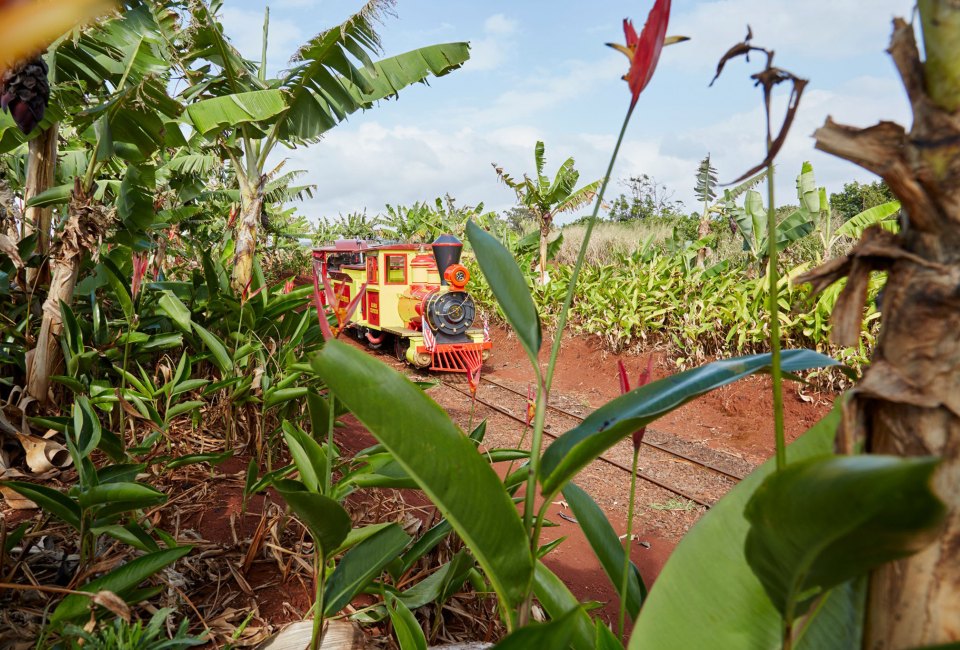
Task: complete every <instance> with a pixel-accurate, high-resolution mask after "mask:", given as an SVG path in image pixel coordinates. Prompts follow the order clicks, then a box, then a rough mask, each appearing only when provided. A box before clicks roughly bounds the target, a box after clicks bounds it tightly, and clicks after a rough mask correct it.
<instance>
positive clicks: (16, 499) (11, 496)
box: [0, 475, 38, 510]
mask: <svg viewBox="0 0 960 650" xmlns="http://www.w3.org/2000/svg"><path fill="white" fill-rule="evenodd" d="M8 476H9V475H8ZM0 495H3V500H4V501H6V502H7V507H8V508H10V509H11V510H36V509H37V507H38V506H37V504H36V503H34V502H33V501H31V500H30V499H28V498H26V497H23V496H20V494H19V493H17V492H14V491H13V490H11V489H10V488H8V487H5V486H3V485H0Z"/></svg>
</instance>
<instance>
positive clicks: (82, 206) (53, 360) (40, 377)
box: [27, 180, 111, 404]
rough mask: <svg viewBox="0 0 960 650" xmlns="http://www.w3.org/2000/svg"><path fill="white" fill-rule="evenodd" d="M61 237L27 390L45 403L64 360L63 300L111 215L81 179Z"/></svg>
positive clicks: (53, 254) (54, 246)
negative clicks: (93, 201)
mask: <svg viewBox="0 0 960 650" xmlns="http://www.w3.org/2000/svg"><path fill="white" fill-rule="evenodd" d="M67 215H68V217H67V223H66V224H64V227H63V230H62V231H61V235H60V239H59V240H58V241H56V242H54V243H52V244H51V246H50V274H51V278H50V291H49V292H48V293H47V299H46V300H45V301H44V303H43V320H42V321H41V324H40V333H39V334H38V336H37V341H36V346H35V347H34V349H33V351H32V356H31V361H30V363H29V364H28V369H27V392H28V393H29V394H30V395H31V396H32V397H34V398H35V399H36V400H37V401H38V402H40V403H41V404H46V403H47V402H48V401H49V389H50V375H51V374H53V371H54V370H55V369H56V367H57V365H58V364H59V363H60V360H61V350H60V345H59V342H58V338H59V336H60V334H61V333H62V332H63V318H62V316H61V313H60V303H61V302H63V303H64V304H66V305H68V306H69V305H71V304H72V303H73V291H74V289H75V288H76V286H77V277H78V276H79V274H80V265H81V263H82V262H83V258H84V256H85V255H86V254H87V253H94V252H96V250H97V247H98V246H99V244H100V242H101V241H102V239H103V236H104V234H105V233H106V230H107V228H108V226H109V222H110V220H111V215H110V214H109V213H108V212H107V210H106V209H105V208H104V207H103V206H102V205H95V204H93V203H92V197H91V196H88V195H87V194H86V193H85V192H84V191H83V190H82V189H81V187H80V183H79V180H78V181H77V183H76V185H75V187H74V190H73V196H72V197H71V199H70V205H69V208H68V211H67Z"/></svg>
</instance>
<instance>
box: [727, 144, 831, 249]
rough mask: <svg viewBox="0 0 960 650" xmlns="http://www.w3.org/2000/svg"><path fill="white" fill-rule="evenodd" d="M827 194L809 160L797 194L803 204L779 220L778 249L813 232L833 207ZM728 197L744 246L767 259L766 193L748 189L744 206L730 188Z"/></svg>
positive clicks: (728, 210)
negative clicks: (820, 185)
mask: <svg viewBox="0 0 960 650" xmlns="http://www.w3.org/2000/svg"><path fill="white" fill-rule="evenodd" d="M825 197H826V193H825V192H823V191H821V190H820V189H819V188H817V186H816V181H815V179H814V176H813V166H812V165H810V163H809V162H805V163H803V167H802V169H801V171H800V175H799V176H797V198H798V199H799V203H800V205H799V207H798V208H797V209H796V210H794V211H793V212H791V213H790V214H789V215H788V216H787V217H786V218H785V219H784V220H783V221H781V222H780V223H779V224H777V231H776V233H775V235H774V236H775V237H776V242H777V249H778V250H781V251H782V250H784V249H785V248H787V247H788V246H789V245H790V244H792V243H793V242H795V241H797V240H798V239H801V238H803V237H806V236H807V235H809V234H810V233H812V232H813V230H814V229H815V228H816V221H817V219H819V216H820V213H821V211H823V210H828V209H829V207H828V206H827V205H826V204H825ZM724 200H725V204H726V210H727V212H728V214H729V215H731V217H732V219H733V222H734V223H735V224H736V228H737V231H738V232H739V233H740V236H741V237H742V238H743V250H744V251H746V252H748V253H749V254H750V257H751V259H753V260H755V261H757V262H761V261H762V260H765V259H766V255H767V240H768V238H769V235H768V233H767V223H766V222H767V211H766V210H767V209H766V207H764V205H763V197H762V196H761V195H760V193H759V192H757V191H756V190H748V191H747V192H746V196H745V198H744V201H743V207H742V208H738V207H737V206H736V205H735V204H734V202H733V197H732V195H731V194H730V193H729V191H727V192H725V194H724Z"/></svg>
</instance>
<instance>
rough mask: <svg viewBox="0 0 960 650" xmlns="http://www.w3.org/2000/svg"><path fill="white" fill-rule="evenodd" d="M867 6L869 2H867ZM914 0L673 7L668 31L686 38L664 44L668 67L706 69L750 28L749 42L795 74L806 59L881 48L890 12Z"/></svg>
mask: <svg viewBox="0 0 960 650" xmlns="http://www.w3.org/2000/svg"><path fill="white" fill-rule="evenodd" d="M867 5H869V6H867ZM913 5H914V0H870V1H869V2H868V3H866V4H865V3H863V2H856V1H849V0H848V1H841V2H838V1H837V0H804V2H802V3H800V2H797V1H796V0H710V1H705V2H697V3H696V4H694V5H693V6H692V8H689V9H687V10H684V9H686V8H688V7H690V5H688V4H684V5H677V6H676V9H675V12H674V14H673V16H671V20H670V30H669V31H670V33H671V34H683V35H686V36H691V37H692V39H691V41H689V42H688V43H684V44H683V45H679V46H677V47H676V48H675V49H674V48H670V57H669V60H670V62H671V64H672V65H677V66H682V67H683V68H686V69H701V68H712V67H713V66H714V65H715V64H716V62H717V60H718V59H719V58H720V56H721V55H722V54H723V53H724V52H726V51H727V49H728V48H729V47H730V46H731V45H734V44H735V43H736V42H738V41H741V40H743V37H744V36H745V35H746V25H747V24H748V23H749V24H750V26H751V27H752V29H753V34H754V40H753V43H754V44H755V45H761V46H765V47H772V48H774V49H775V50H776V52H777V56H776V61H777V63H779V64H780V65H783V66H785V67H786V68H788V69H790V70H794V71H795V72H797V73H798V74H802V73H803V67H804V63H805V62H807V61H839V60H841V59H843V58H845V57H850V56H856V55H862V54H864V53H876V54H877V55H879V54H880V53H881V52H882V51H883V50H884V48H886V46H887V44H888V42H889V37H890V31H891V28H890V21H891V19H892V18H893V16H895V15H898V16H905V17H909V16H910V13H911V11H912V8H913Z"/></svg>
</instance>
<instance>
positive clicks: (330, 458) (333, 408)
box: [323, 391, 337, 496]
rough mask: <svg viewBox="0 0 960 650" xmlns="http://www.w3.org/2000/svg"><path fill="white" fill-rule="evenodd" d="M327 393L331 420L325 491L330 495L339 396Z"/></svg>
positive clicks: (328, 432) (325, 468) (324, 471)
mask: <svg viewBox="0 0 960 650" xmlns="http://www.w3.org/2000/svg"><path fill="white" fill-rule="evenodd" d="M327 394H328V395H330V416H329V417H330V420H329V422H328V426H327V463H326V466H325V467H324V468H323V473H324V477H323V488H324V492H323V493H324V494H326V495H327V496H329V495H330V492H332V491H333V425H334V424H336V420H337V416H336V410H337V398H336V397H334V396H333V392H332V391H328V392H327Z"/></svg>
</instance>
